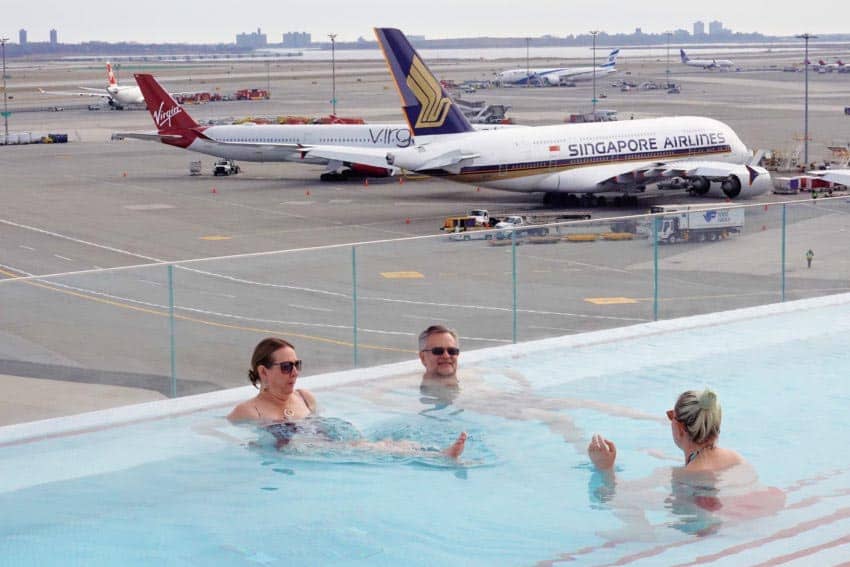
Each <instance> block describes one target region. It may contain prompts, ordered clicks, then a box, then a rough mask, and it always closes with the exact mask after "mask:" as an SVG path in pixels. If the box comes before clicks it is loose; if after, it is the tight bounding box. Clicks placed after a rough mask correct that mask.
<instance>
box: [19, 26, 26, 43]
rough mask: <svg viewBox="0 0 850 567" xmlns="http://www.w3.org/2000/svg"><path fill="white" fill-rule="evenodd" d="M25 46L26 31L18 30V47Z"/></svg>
mask: <svg viewBox="0 0 850 567" xmlns="http://www.w3.org/2000/svg"><path fill="white" fill-rule="evenodd" d="M26 44H27V30H24V29H22V30H18V45H20V46H22V47H23V46H24V45H26Z"/></svg>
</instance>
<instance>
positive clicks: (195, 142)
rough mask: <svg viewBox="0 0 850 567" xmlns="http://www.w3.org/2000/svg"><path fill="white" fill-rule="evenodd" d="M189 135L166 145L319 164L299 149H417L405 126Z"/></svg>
mask: <svg viewBox="0 0 850 567" xmlns="http://www.w3.org/2000/svg"><path fill="white" fill-rule="evenodd" d="M187 135H188V134H183V136H184V138H182V139H181V140H179V141H168V140H166V139H164V140H163V141H164V142H165V143H168V144H171V145H176V146H180V147H185V148H186V149H189V150H192V151H196V152H200V153H204V154H208V155H211V156H216V157H221V158H227V159H234V160H242V161H256V162H275V161H297V162H303V163H318V164H324V163H327V160H325V159H318V158H311V157H310V156H309V154H308V153H307V154H306V155H305V153H306V152H302V151H300V150H299V149H298V147H297V146H299V145H302V146H305V147H307V146H310V145H314V144H321V145H345V146H356V147H366V148H387V149H388V150H398V149H402V148H407V147H410V146H413V145H414V139H413V136H412V135H411V133H410V130H409V129H408V128H407V126H405V125H402V124H328V125H324V124H305V125H294V124H280V125H278V124H252V125H248V124H237V125H222V126H209V127H207V128H198V129H197V134H195V133H194V132H193V134H192V137H193V138H194V139H192V140H188V139H185V137H186V136H187ZM187 142H188V145H187ZM264 144H267V145H264Z"/></svg>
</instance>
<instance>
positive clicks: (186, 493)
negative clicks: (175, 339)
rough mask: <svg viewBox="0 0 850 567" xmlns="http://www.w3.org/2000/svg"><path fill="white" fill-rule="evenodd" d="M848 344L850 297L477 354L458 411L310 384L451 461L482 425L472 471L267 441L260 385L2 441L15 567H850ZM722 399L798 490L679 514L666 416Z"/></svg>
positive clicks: (367, 384)
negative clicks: (849, 565) (608, 484)
mask: <svg viewBox="0 0 850 567" xmlns="http://www.w3.org/2000/svg"><path fill="white" fill-rule="evenodd" d="M783 311H787V312H783ZM848 327H850V297H835V298H822V299H820V300H813V301H809V302H807V303H797V304H795V305H785V306H781V307H768V308H766V309H765V308H757V309H752V310H744V311H740V312H736V313H733V314H718V315H712V316H703V317H698V318H692V319H689V320H679V321H675V322H663V323H658V324H650V325H641V326H638V327H632V328H629V329H624V330H615V331H606V332H600V333H592V334H588V335H581V336H572V337H566V338H563V339H550V340H546V341H540V342H537V343H529V344H526V345H515V346H512V347H507V348H500V349H488V350H487V351H477V352H472V353H465V354H464V355H463V358H462V361H461V366H462V368H463V369H464V384H465V386H464V390H463V392H462V393H461V394H460V395H459V396H458V397H457V398H456V399H454V400H451V401H447V400H438V399H436V398H434V397H433V396H431V395H429V394H427V393H425V394H423V393H420V392H419V391H418V388H417V381H416V377H415V374H412V373H413V372H415V370H416V365H415V364H413V363H411V364H405V365H394V366H391V367H382V368H378V369H374V370H364V371H359V372H355V373H348V374H342V373H341V374H337V375H334V376H325V377H316V378H314V379H311V378H310V377H309V376H307V377H303V378H302V381H301V382H300V384H301V385H302V386H303V387H306V388H311V389H313V390H314V392H315V393H316V394H317V396H318V397H319V399H320V403H321V406H322V408H321V409H322V414H323V415H326V416H334V417H341V418H344V419H345V420H347V421H349V422H351V423H352V424H353V425H354V426H356V428H357V429H358V430H359V431H360V432H361V433H362V434H363V435H364V436H365V437H366V438H369V439H383V438H387V437H394V438H397V439H412V440H415V441H418V442H419V443H421V444H422V445H423V446H424V447H433V448H436V447H441V446H444V445H448V444H449V443H450V442H451V441H452V440H453V439H454V437H455V436H456V435H457V432H459V431H461V430H465V431H467V432H468V433H469V437H470V438H469V441H468V443H467V449H466V452H465V453H464V454H463V456H462V458H461V460H460V461H459V462H452V461H449V460H446V459H443V458H440V457H439V456H436V455H435V454H434V453H432V452H423V453H418V454H415V455H408V456H393V455H386V454H375V453H371V452H368V451H361V450H357V449H353V448H349V447H345V446H325V445H321V446H311V445H310V444H305V443H301V444H294V445H293V447H292V448H290V449H288V450H285V451H276V450H273V449H271V448H269V447H268V446H260V447H252V446H249V445H248V441H251V440H260V441H261V440H262V436H261V434H259V433H258V432H256V431H254V430H251V429H244V428H237V427H233V426H231V425H229V424H228V423H226V421H225V420H224V418H223V416H224V415H225V414H226V412H227V411H228V409H229V407H230V406H231V405H232V403H233V402H234V401H235V400H239V399H244V398H245V397H247V396H248V395H249V391H248V390H243V389H240V390H238V391H231V392H226V393H219V394H217V395H215V396H203V397H198V398H197V399H196V400H190V401H186V400H183V401H182V402H181V401H177V402H176V403H172V405H169V403H165V404H159V405H157V406H156V409H155V410H152V411H147V410H145V411H140V412H138V413H137V414H134V415H135V418H134V419H133V420H132V422H130V423H123V424H121V423H116V422H115V417H116V415H121V414H120V412H106V413H105V414H102V415H100V416H95V417H94V418H81V419H80V420H73V419H70V420H66V421H67V422H69V423H71V424H72V425H71V426H66V425H65V424H63V422H62V420H53V421H51V422H49V423H46V424H44V423H43V424H41V425H34V426H33V427H32V431H30V432H27V431H26V430H25V428H23V427H15V428H2V429H0V509H2V510H3V514H2V517H1V518H0V564H8V565H119V564H120V565H482V566H484V565H487V566H491V565H496V566H498V565H506V566H507V565H559V564H565V565H566V564H569V565H607V564H621V565H676V564H682V565H688V564H699V563H710V564H712V565H715V564H717V565H742V564H748V565H749V564H760V563H764V564H783V565H814V564H817V565H830V564H838V563H840V562H841V561H845V560H846V558H847V557H850V538H848V537H847V535H846V534H847V533H850V488H848V487H850V457H848V456H847V450H846V447H848V446H850V432H848V428H847V427H846V426H845V423H846V417H845V416H846V408H847V407H848V402H850V388H848V384H847V366H848V364H847V362H846V355H845V352H844V351H845V350H846V348H847V345H848V339H847V336H848ZM704 386H710V387H712V388H713V389H714V390H715V391H716V392H717V393H718V395H719V397H720V402H721V404H722V406H723V414H724V419H723V428H722V434H721V444H723V445H724V446H728V447H732V448H735V449H737V450H738V451H739V452H741V453H742V454H743V455H744V456H745V457H746V458H747V459H748V460H749V461H750V462H751V463H752V465H753V466H754V467H755V469H756V470H757V471H758V474H759V483H760V485H761V486H771V487H776V488H778V489H780V490H782V491H783V493H784V495H785V506H784V507H783V508H782V509H781V510H779V511H777V512H775V513H772V514H769V515H766V516H762V517H759V518H757V519H751V518H747V517H746V516H747V514H746V513H743V514H742V515H740V516H743V517H729V516H725V515H723V514H720V513H718V514H712V513H703V512H700V513H699V514H694V511H693V507H691V508H688V507H685V508H682V507H677V505H676V503H675V501H676V494H675V493H674V492H671V483H670V480H669V474H668V473H665V472H664V471H666V470H667V468H666V467H669V466H670V465H671V464H676V462H674V461H673V460H666V459H665V457H671V458H676V459H679V458H681V457H680V453H677V452H676V451H675V447H674V445H673V443H672V441H671V440H670V431H669V424H668V422H667V419H666V417H665V416H664V411H665V410H667V409H669V408H670V407H671V406H672V404H673V402H674V400H675V398H676V396H677V395H678V393H679V392H680V391H682V390H684V389H687V388H702V387H704ZM151 407H153V406H151ZM169 408H172V409H169ZM76 429H84V430H85V431H77V430H76ZM594 432H600V433H603V434H605V435H606V436H608V437H610V438H611V439H613V440H614V441H616V442H617V445H618V455H619V456H618V463H619V467H618V483H617V486H616V489H615V493H616V494H615V496H614V497H613V498H609V497H608V496H610V495H608V496H606V494H607V493H606V492H605V490H604V489H601V485H600V483H599V479H598V475H595V474H594V471H593V470H592V468H591V467H590V466H589V462H588V459H587V457H586V454H585V452H584V449H583V448H584V446H585V445H586V443H587V440H588V438H589V436H590V435H591V434H592V433H594ZM659 471H660V473H659ZM654 473H655V475H654ZM638 487H639V488H638ZM671 501H672V502H673V503H672V504H671ZM630 502H631V503H632V504H630ZM635 502H637V504H636V505H634V503H635ZM633 516H638V518H637V520H636V519H635V517H633ZM705 525H710V526H711V527H712V529H711V530H710V533H709V535H695V534H696V533H697V532H699V531H700V528H701V527H704V526H705ZM637 528H639V529H637Z"/></svg>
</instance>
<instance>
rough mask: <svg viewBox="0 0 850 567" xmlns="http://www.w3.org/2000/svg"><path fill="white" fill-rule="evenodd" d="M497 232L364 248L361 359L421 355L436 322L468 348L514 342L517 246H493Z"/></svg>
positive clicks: (360, 253) (361, 248)
mask: <svg viewBox="0 0 850 567" xmlns="http://www.w3.org/2000/svg"><path fill="white" fill-rule="evenodd" d="M493 234H494V231H477V232H473V233H457V234H452V235H447V236H439V237H429V238H419V239H411V240H403V241H395V242H386V243H377V244H369V245H364V246H358V248H357V274H358V275H357V282H358V288H357V295H358V314H359V335H360V337H361V341H360V346H361V351H360V364H361V365H362V366H369V365H372V364H379V363H385V362H391V361H399V360H409V359H411V358H415V357H416V353H417V336H418V335H419V333H420V332H421V331H423V330H424V329H425V328H427V327H428V326H430V325H433V324H443V325H447V326H448V327H451V328H453V329H455V330H456V331H457V332H458V333H459V335H460V336H461V338H462V339H463V343H462V347H463V348H464V349H475V348H481V347H485V346H493V345H498V344H505V343H510V342H511V340H512V331H511V329H512V312H511V302H512V287H511V286H512V280H511V249H510V245H508V246H491V245H490V243H491V242H495V241H493V240H490V239H487V237H488V236H489V237H492V236H493ZM467 236H469V237H470V238H469V239H466V237H467ZM508 244H509V243H508Z"/></svg>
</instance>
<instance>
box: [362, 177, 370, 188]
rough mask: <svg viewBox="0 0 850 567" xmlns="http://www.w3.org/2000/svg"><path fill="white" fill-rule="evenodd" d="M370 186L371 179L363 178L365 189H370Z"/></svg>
mask: <svg viewBox="0 0 850 567" xmlns="http://www.w3.org/2000/svg"><path fill="white" fill-rule="evenodd" d="M368 186H369V178H368V177H364V178H363V187H368Z"/></svg>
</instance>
